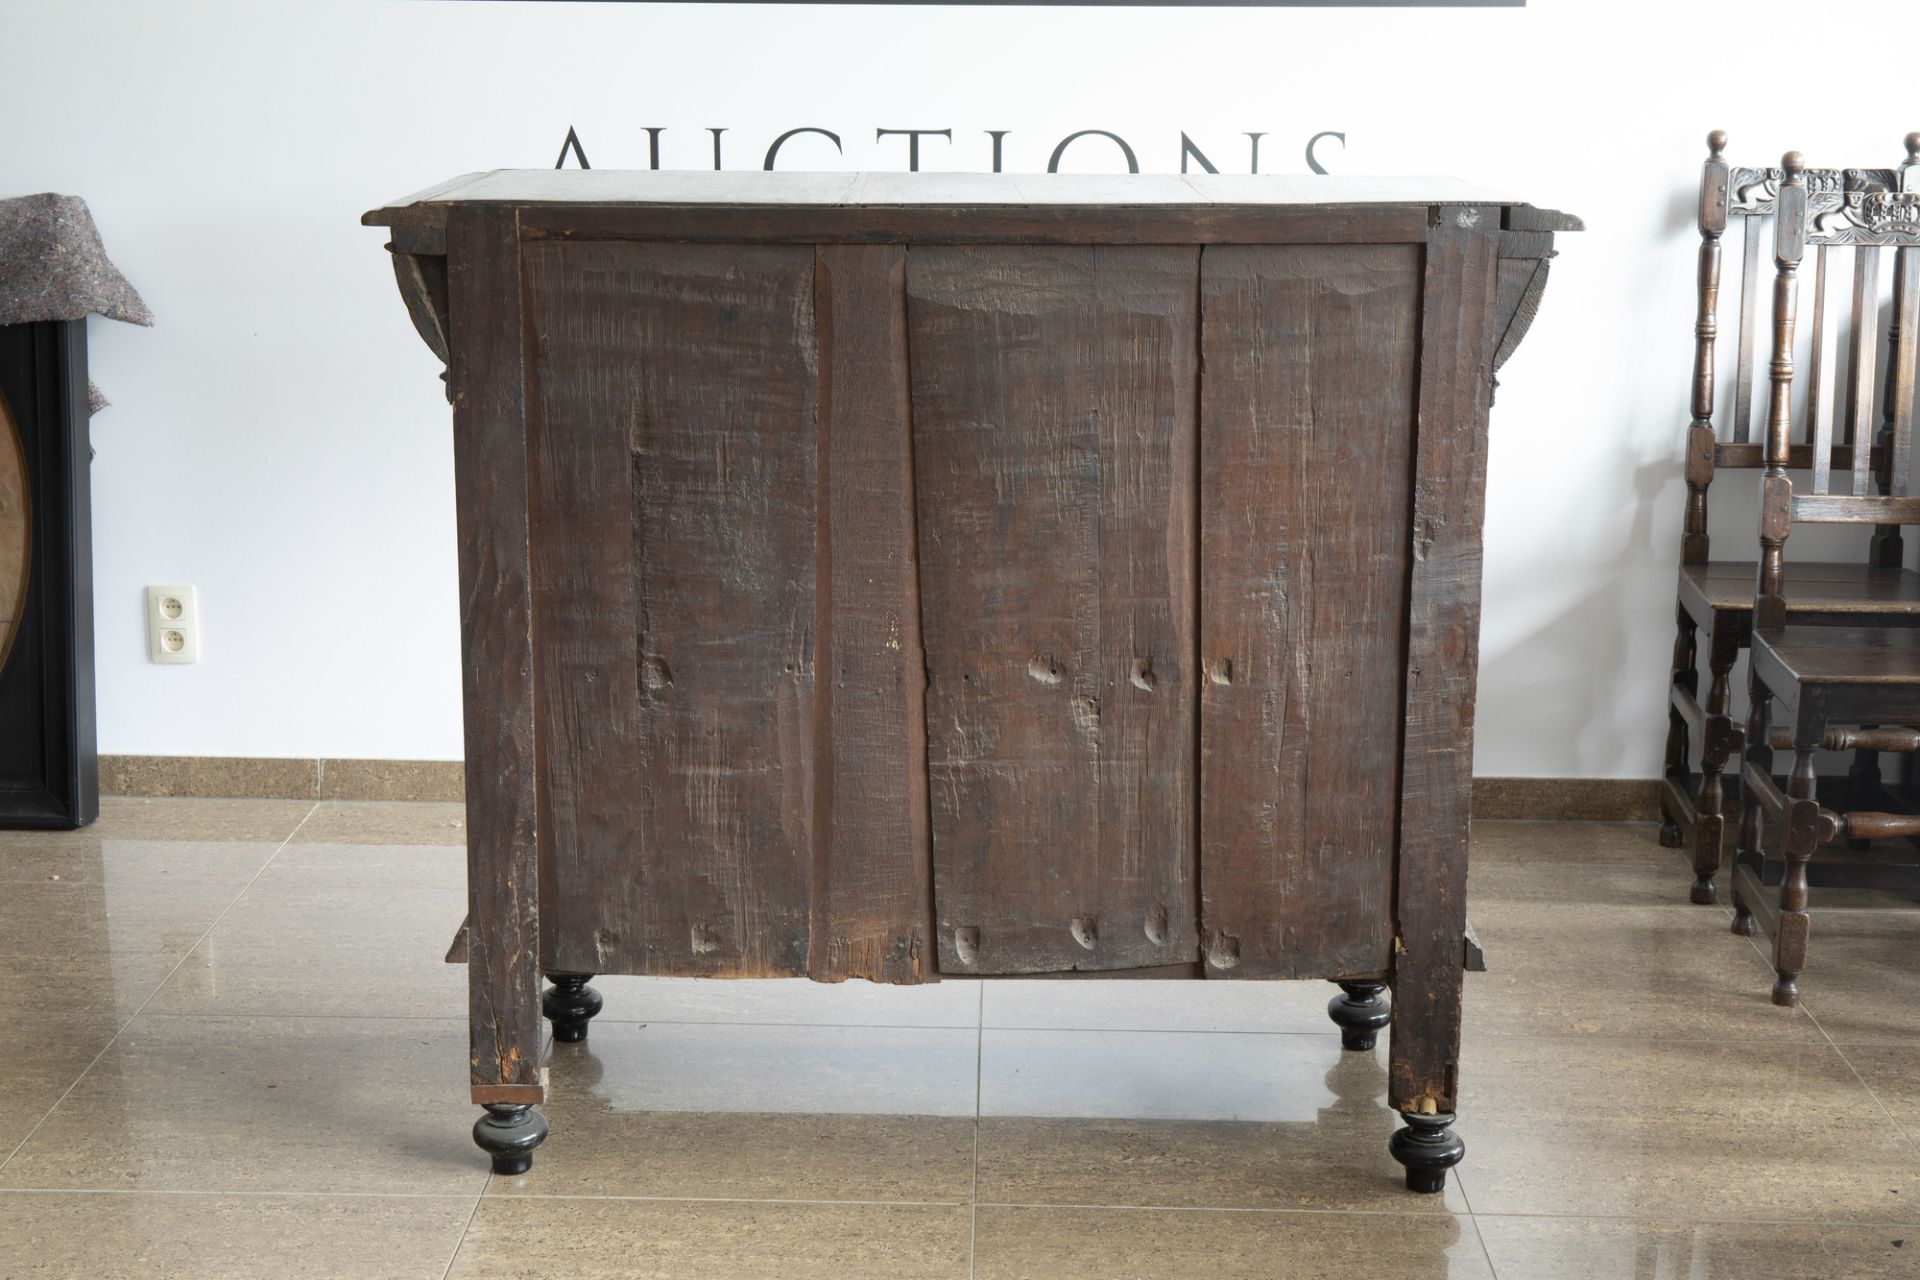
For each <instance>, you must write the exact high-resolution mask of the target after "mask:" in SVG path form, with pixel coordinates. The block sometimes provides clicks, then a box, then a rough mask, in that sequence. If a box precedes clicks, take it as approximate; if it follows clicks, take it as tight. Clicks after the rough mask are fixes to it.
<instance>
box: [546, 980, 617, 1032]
mask: <svg viewBox="0 0 1920 1280" xmlns="http://www.w3.org/2000/svg"><path fill="white" fill-rule="evenodd" d="M547 981H548V982H551V983H552V984H553V985H552V986H550V987H548V988H547V989H546V990H545V991H544V992H542V993H541V995H540V1012H542V1013H544V1014H546V1015H547V1021H549V1022H551V1023H552V1024H553V1038H554V1039H555V1040H558V1041H560V1042H561V1043H563V1044H578V1043H579V1042H580V1041H582V1040H585V1039H586V1038H587V1024H588V1023H589V1022H592V1021H593V1015H595V1014H596V1013H599V1012H600V1010H601V1009H602V1008H603V1007H604V1006H605V1004H606V1001H604V1000H602V999H601V998H600V993H599V992H598V991H595V990H594V989H593V988H592V987H590V986H588V985H587V983H589V982H591V981H593V975H592V974H590V973H550V974H548V975H547Z"/></svg>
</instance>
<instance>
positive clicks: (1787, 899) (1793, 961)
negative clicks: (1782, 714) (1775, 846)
mask: <svg viewBox="0 0 1920 1280" xmlns="http://www.w3.org/2000/svg"><path fill="white" fill-rule="evenodd" d="M1820 729H1821V726H1819V725H1817V724H1815V725H1814V726H1813V727H1812V728H1809V727H1808V726H1807V725H1805V724H1801V725H1796V726H1795V732H1794V738H1795V746H1794V755H1793V772H1792V774H1791V775H1789V776H1788V778H1787V812H1786V855H1787V866H1786V874H1785V875H1783V876H1782V877H1781V880H1780V916H1779V921H1778V923H1777V924H1776V925H1775V926H1774V930H1773V971H1774V974H1775V975H1776V976H1775V979H1774V984H1773V1002H1774V1003H1775V1004H1777V1005H1784V1006H1786V1007H1788V1008H1791V1007H1792V1006H1793V1005H1795V1004H1797V1003H1799V1000H1800V981H1799V979H1800V971H1801V970H1802V969H1804V968H1805V967H1806V963H1807V863H1808V862H1810V861H1811V860H1812V858H1813V854H1814V850H1815V849H1817V848H1818V847H1819V843H1820V836H1819V829H1820V801H1819V800H1818V799H1816V798H1815V791H1816V788H1817V786H1818V781H1819V780H1818V778H1817V777H1816V776H1815V774H1814V771H1813V753H1814V750H1815V745H1816V744H1818V742H1819V741H1820ZM1809 735H1811V741H1810V742H1809ZM1802 743H1806V744H1807V745H1801V744H1802Z"/></svg>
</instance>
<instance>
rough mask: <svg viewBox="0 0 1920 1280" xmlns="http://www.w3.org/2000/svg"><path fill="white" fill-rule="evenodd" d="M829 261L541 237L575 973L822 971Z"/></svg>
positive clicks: (537, 292) (783, 253) (559, 911)
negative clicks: (821, 264)
mask: <svg viewBox="0 0 1920 1280" xmlns="http://www.w3.org/2000/svg"><path fill="white" fill-rule="evenodd" d="M813 257H814V254H813V250H812V249H811V248H809V247H804V246H727V245H709V246H703V245H676V244H665V243H620V242H602V243H591V244H566V243H554V242H549V243H543V244H537V245H529V246H528V249H527V257H526V261H527V272H528V290H529V311H530V314H531V316H532V320H533V324H534V327H535V340H536V344H537V346H536V352H537V354H536V359H535V363H534V377H535V383H536V400H537V405H538V412H537V414H536V426H535V438H536V451H537V455H538V458H539V464H538V468H537V471H538V481H537V484H536V495H535V496H536V502H535V510H536V513H537V515H536V526H537V527H536V539H535V541H536V555H537V557H538V562H539V564H540V565H541V573H540V585H541V593H540V597H539V604H538V618H539V627H538V629H537V632H538V641H539V646H540V656H541V662H540V672H541V697H540V703H541V713H542V720H541V723H542V725H543V728H544V730H545V732H546V734H547V741H548V749H547V751H546V752H545V753H544V757H545V767H544V772H543V784H544V791H545V794H546V796H547V797H548V799H549V805H548V807H549V810H550V813H549V821H548V823H547V830H548V832H549V833H550V837H551V867H550V871H549V876H550V880H551V884H552V894H553V906H552V913H551V918H553V919H556V920H559V921H563V922H565V923H566V924H567V925H568V926H569V929H568V930H567V931H566V932H564V933H562V934H560V935H559V936H557V937H555V938H553V939H551V940H550V941H549V945H548V948H547V956H548V957H549V963H550V964H551V965H552V966H553V967H555V968H560V969H567V970H576V971H580V972H589V973H592V972H612V973H675V974H702V975H710V976H765V975H797V974H802V973H805V972H806V970H807V949H808V929H809V916H810V902H809V895H810V892H811V880H812V864H813V856H814V855H813V841H812V835H811V833H812V829H813V822H814V813H813V802H814V794H815V777H814V773H813V768H814V753H815V750H816V724H815V718H814V688H815V671H814V640H815V631H816V626H817V619H816V601H815V578H816V572H817V565H816V536H817V502H816V498H817V489H818V485H819V466H818V458H817V455H816V439H817V434H818V421H817V403H818V368H817V354H818V352H817V340H816V334H815V324H814V261H813Z"/></svg>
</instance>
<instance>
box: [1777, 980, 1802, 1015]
mask: <svg viewBox="0 0 1920 1280" xmlns="http://www.w3.org/2000/svg"><path fill="white" fill-rule="evenodd" d="M1773 1002H1774V1003H1775V1004H1777V1005H1779V1006H1781V1007H1782V1008H1785V1009H1791V1008H1793V1006H1795V1005H1796V1004H1799V1003H1800V975H1799V974H1797V973H1776V974H1775V975H1774V979H1773Z"/></svg>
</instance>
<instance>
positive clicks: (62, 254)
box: [0, 191, 153, 412]
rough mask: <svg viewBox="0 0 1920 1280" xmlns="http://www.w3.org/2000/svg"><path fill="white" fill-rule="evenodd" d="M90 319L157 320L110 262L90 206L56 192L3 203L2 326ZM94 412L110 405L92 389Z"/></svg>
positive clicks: (0, 260) (0, 253)
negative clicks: (95, 317)
mask: <svg viewBox="0 0 1920 1280" xmlns="http://www.w3.org/2000/svg"><path fill="white" fill-rule="evenodd" d="M87 315H100V316H105V317H107V318H108V319H109V320H124V321H126V322H127V323H128V324H139V325H151V324H152V323H153V313H152V312H151V311H149V310H147V304H146V303H145V302H142V301H141V300H140V295H139V293H137V292H136V291H135V290H134V287H133V286H132V285H131V284H129V283H128V282H127V278H126V277H125V276H123V275H121V274H120V269H119V268H118V267H116V266H114V265H113V263H112V262H111V261H109V260H108V258H107V249H106V246H105V245H103V244H101V243H100V232H99V229H98V228H96V227H95V226H94V225H93V215H92V214H91V213H88V212H87V202H86V201H84V200H82V199H81V198H80V197H79V196H63V195H58V194H56V193H54V192H51V191H46V192H42V193H41V194H39V195H34V196H16V197H14V198H13V199H11V200H0V324H26V323H29V322H32V321H35V320H78V319H80V318H81V317H83V316H87ZM87 400H88V408H89V410H90V411H92V412H98V411H99V410H100V409H103V408H105V407H106V405H107V398H106V397H105V396H103V395H101V394H100V389H99V388H98V387H96V386H94V385H93V384H92V383H88V384H87Z"/></svg>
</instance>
